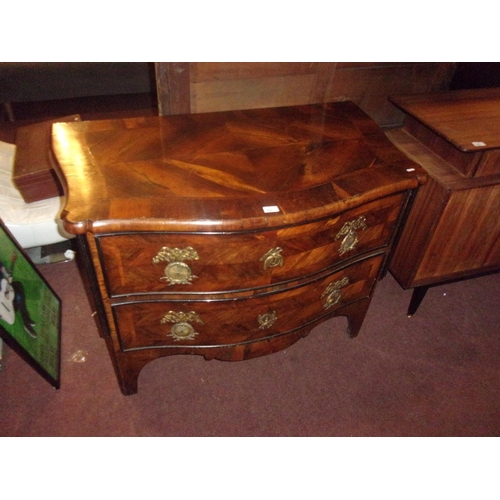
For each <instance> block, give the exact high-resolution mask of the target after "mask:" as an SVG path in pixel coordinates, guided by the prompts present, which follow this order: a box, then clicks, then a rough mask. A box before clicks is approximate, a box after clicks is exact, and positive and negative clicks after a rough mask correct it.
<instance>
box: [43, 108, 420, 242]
mask: <svg viewBox="0 0 500 500" xmlns="http://www.w3.org/2000/svg"><path fill="white" fill-rule="evenodd" d="M68 145H69V146H68ZM53 148H54V152H55V156H56V157H57V160H58V163H59V165H60V169H59V170H61V169H62V171H63V172H64V174H63V175H62V176H61V177H62V182H63V184H64V185H65V186H66V189H67V191H68V192H69V193H70V196H69V198H68V201H67V205H66V208H65V216H64V220H65V227H66V228H67V230H68V231H69V232H70V233H73V234H78V233H84V232H85V231H87V230H90V231H92V232H94V233H105V232H108V231H113V230H114V229H115V228H116V227H120V228H121V229H122V230H123V229H124V228H125V226H126V228H127V229H128V230H130V231H137V230H141V231H146V230H149V231H163V230H166V229H167V227H168V229H169V230H172V231H174V230H180V231H206V230H209V229H213V230H218V231H221V230H235V229H237V230H241V229H247V230H250V229H255V228H259V229H262V224H263V219H262V215H263V213H264V212H263V207H267V206H273V207H278V211H277V212H273V213H268V214H267V215H266V217H265V219H264V224H265V225H266V227H277V226H283V225H287V224H291V223H301V222H305V221H306V220H311V219H317V218H322V217H325V216H328V214H331V213H332V211H334V212H343V211H346V210H349V209H352V208H355V207H356V206H359V205H362V204H364V203H368V202H370V201H373V200H375V199H378V198H380V197H383V196H386V195H389V194H391V193H393V192H394V191H395V189H396V190H399V191H404V190H406V189H411V188H416V187H417V186H418V185H419V184H420V182H421V181H422V180H423V179H425V172H424V171H423V170H422V169H420V168H419V167H418V166H417V165H415V164H414V163H413V162H411V161H410V160H408V158H407V157H406V156H404V155H403V154H400V153H399V152H398V151H397V150H396V149H395V148H394V147H393V145H392V144H391V142H390V141H389V140H388V139H387V138H386V137H385V135H384V134H383V132H382V131H381V130H380V129H379V128H378V127H377V126H376V124H375V123H374V122H372V121H370V120H369V118H368V117H367V116H366V115H364V114H363V113H362V112H361V111H360V110H359V109H358V108H356V107H355V106H354V104H352V103H349V102H346V103H335V104H325V105H307V106H302V107H291V108H286V107H285V108H268V109H262V110H250V111H232V112H226V113H207V114H199V115H182V116H180V115H179V116H170V117H157V118H155V117H148V118H143V119H136V118H131V119H128V120H127V119H124V120H109V121H97V122H81V123H72V124H64V123H58V124H56V125H54V128H53ZM277 164H279V165H282V167H281V168H279V169H277V168H275V165H277ZM407 168H411V169H413V170H412V171H410V172H408V171H407V170H406V169H407ZM332 179H333V181H332ZM304 207H307V211H306V212H304Z"/></svg>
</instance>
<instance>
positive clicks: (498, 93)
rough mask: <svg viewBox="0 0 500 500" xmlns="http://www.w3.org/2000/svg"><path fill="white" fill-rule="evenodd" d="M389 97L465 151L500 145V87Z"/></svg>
mask: <svg viewBox="0 0 500 500" xmlns="http://www.w3.org/2000/svg"><path fill="white" fill-rule="evenodd" d="M389 100H390V101H391V102H392V103H393V104H395V105H396V106H398V107H399V108H400V109H401V110H403V111H404V112H405V113H407V114H409V115H411V116H413V117H414V118H416V119H417V120H419V121H421V122H422V123H424V124H425V125H427V126H428V127H429V128H430V129H432V130H433V131H434V132H435V133H437V134H438V135H440V136H442V137H443V138H444V139H446V140H447V141H449V142H450V143H451V144H453V145H454V146H455V147H456V148H458V149H460V150H461V151H463V152H471V151H480V150H486V149H494V148H498V147H500V88H491V89H477V90H476V89H474V90H459V91H453V92H441V93H435V94H424V95H412V96H405V97H392V98H390V99H389Z"/></svg>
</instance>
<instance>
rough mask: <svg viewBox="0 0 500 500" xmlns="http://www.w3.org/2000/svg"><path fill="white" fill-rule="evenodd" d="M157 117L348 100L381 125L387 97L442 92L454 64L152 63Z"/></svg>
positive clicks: (392, 119)
mask: <svg viewBox="0 0 500 500" xmlns="http://www.w3.org/2000/svg"><path fill="white" fill-rule="evenodd" d="M155 69H156V79H157V91H158V103H159V112H160V114H161V115H169V114H180V113H205V112H210V111H226V110H233V109H254V108H263V107H264V108H265V107H274V106H288V105H296V104H310V103H317V102H327V101H343V100H352V101H354V102H355V103H357V104H358V105H359V106H360V108H361V109H363V110H364V111H365V112H366V113H367V114H368V115H370V116H371V117H372V118H373V119H374V120H375V121H377V122H378V123H379V125H381V126H385V127H393V126H399V125H401V124H402V121H403V114H402V113H401V112H400V111H399V110H398V109H396V108H395V106H393V105H392V104H390V103H389V102H388V101H387V97H388V96H389V95H398V94H417V93H424V92H434V91H441V90H448V88H449V86H450V82H451V79H452V77H453V74H454V71H455V63H439V62H438V63H349V62H330V63H325V62H321V63H319V62H276V63H269V62H266V63H260V62H246V63H217V62H214V63H210V62H203V63H196V62H191V63H168V62H167V63H155Z"/></svg>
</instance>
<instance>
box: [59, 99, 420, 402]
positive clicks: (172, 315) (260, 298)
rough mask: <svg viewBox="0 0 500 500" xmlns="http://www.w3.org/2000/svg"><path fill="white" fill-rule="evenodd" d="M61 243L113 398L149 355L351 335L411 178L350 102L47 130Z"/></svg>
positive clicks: (413, 183) (235, 356)
mask: <svg viewBox="0 0 500 500" xmlns="http://www.w3.org/2000/svg"><path fill="white" fill-rule="evenodd" d="M52 141H53V153H54V158H55V160H56V163H57V165H56V167H57V169H58V171H59V172H58V173H59V174H60V178H61V181H62V184H63V185H64V187H65V191H66V195H67V204H66V207H65V210H64V212H63V219H64V225H65V228H66V230H67V231H69V232H70V233H72V234H76V235H77V242H78V244H79V252H78V254H79V256H80V262H81V265H82V266H83V267H84V269H85V273H84V275H86V276H88V278H89V284H88V285H89V286H90V287H91V295H92V296H93V297H94V299H95V308H96V310H97V312H98V318H99V326H100V330H101V335H102V336H103V337H104V339H105V340H106V343H107V346H108V350H109V353H110V356H111V358H112V361H113V365H114V367H115V371H116V375H117V378H118V382H119V385H120V388H121V390H122V392H123V393H124V394H133V393H135V392H137V388H138V378H139V374H140V371H141V369H142V368H143V366H144V365H145V364H146V363H148V362H149V361H152V360H153V359H156V358H158V357H161V356H168V355H173V354H200V355H203V356H204V357H205V358H207V359H212V358H216V359H221V360H244V359H248V358H251V357H255V356H262V355H265V354H270V353H272V352H276V351H278V350H280V349H284V348H286V347H288V346H290V345H291V344H293V343H294V342H296V341H297V340H299V339H300V338H301V337H303V336H305V335H307V334H308V333H309V332H310V331H311V330H312V329H313V328H314V327H315V326H317V325H318V324H319V323H321V322H322V321H325V320H327V319H329V318H332V317H334V316H346V317H347V320H348V333H349V334H350V335H351V336H356V335H357V334H358V332H359V330H360V328H361V326H362V324H363V320H364V317H365V314H366V311H367V309H368V306H369V304H370V300H371V298H372V295H373V292H374V290H375V286H376V282H377V280H378V279H379V278H380V277H381V276H383V274H384V272H385V270H386V269H387V264H388V261H389V258H390V255H391V249H392V248H393V246H394V242H395V240H396V238H397V235H398V234H399V232H400V230H401V228H402V225H403V223H404V219H405V215H406V213H407V211H408V208H409V205H410V200H411V199H412V196H413V194H414V193H415V191H416V189H417V188H418V187H419V186H420V185H421V184H422V183H424V182H425V180H426V175H425V173H424V171H423V170H422V169H421V168H420V167H419V166H417V165H416V164H414V163H413V162H411V161H410V160H409V159H408V158H407V157H406V156H404V155H402V154H401V153H400V152H399V151H398V150H397V149H396V148H395V147H394V146H393V145H392V144H391V143H390V141H388V140H387V139H386V137H385V135H384V133H383V132H382V131H381V130H380V128H379V127H378V126H377V125H376V123H375V122H373V121H372V120H371V119H370V118H369V117H368V116H367V115H366V114H364V113H363V112H362V111H361V110H360V109H359V108H357V107H356V106H355V105H354V104H353V103H351V102H343V103H330V104H323V105H305V106H292V107H284V108H270V109H260V110H248V111H231V112H223V113H205V114H199V115H196V114H195V115H177V116H170V117H147V118H130V119H123V120H105V121H93V122H79V123H64V124H63V123H58V124H55V125H54V126H53V132H52Z"/></svg>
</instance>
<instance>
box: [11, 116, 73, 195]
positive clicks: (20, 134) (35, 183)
mask: <svg viewBox="0 0 500 500" xmlns="http://www.w3.org/2000/svg"><path fill="white" fill-rule="evenodd" d="M79 120H80V116H79V115H72V116H66V117H64V118H58V119H55V120H51V121H46V122H42V123H35V124H33V125H27V126H24V127H19V128H18V130H17V135H16V156H15V159H14V170H13V176H12V180H13V181H14V184H15V185H16V187H17V189H18V190H19V192H20V193H21V196H22V197H23V199H24V201H25V202H26V203H32V202H34V201H39V200H45V199H47V198H53V197H54V196H62V194H63V190H62V186H61V183H60V182H59V179H58V177H57V174H56V173H55V171H54V169H53V168H52V162H51V160H50V141H51V133H52V124H53V123H56V122H67V121H79Z"/></svg>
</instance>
